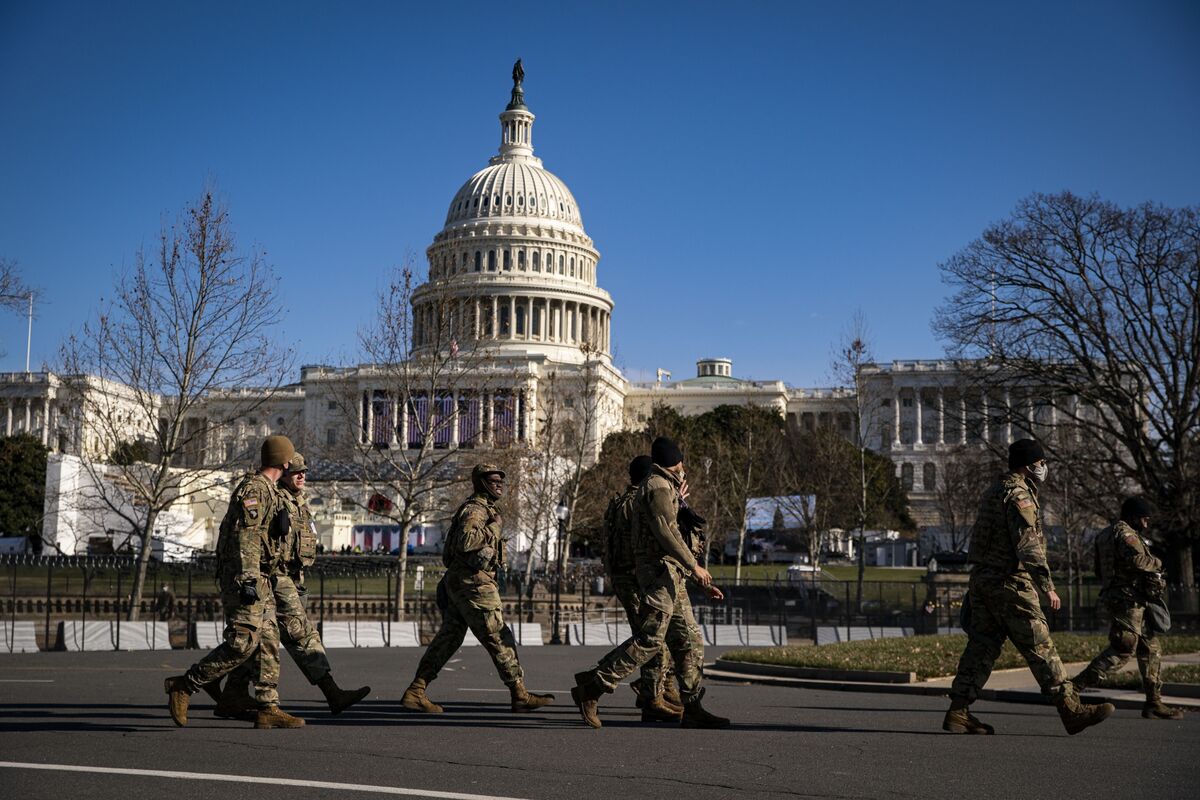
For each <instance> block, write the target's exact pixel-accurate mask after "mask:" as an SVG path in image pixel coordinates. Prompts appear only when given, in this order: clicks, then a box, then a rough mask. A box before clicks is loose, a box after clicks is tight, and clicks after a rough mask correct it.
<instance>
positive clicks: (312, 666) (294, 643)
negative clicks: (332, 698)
mask: <svg viewBox="0 0 1200 800" xmlns="http://www.w3.org/2000/svg"><path fill="white" fill-rule="evenodd" d="M271 584H272V586H273V588H274V590H275V591H274V594H275V621H276V623H277V624H278V626H279V643H280V644H282V645H283V648H284V649H285V650H287V652H288V655H290V656H291V657H292V660H293V661H295V662H296V666H297V667H299V668H300V671H301V672H303V673H304V677H306V678H308V682H309V683H311V684H313V685H316V683H317V682H318V681H320V680H321V679H322V678H324V677H325V676H326V675H328V674H329V672H330V669H331V668H330V666H329V658H328V657H327V656H326V654H325V645H324V644H322V643H321V635H320V634H319V633H317V628H316V626H315V625H313V624H312V621H311V620H310V619H309V618H308V611H307V610H306V609H305V607H304V595H302V594H301V593H300V584H299V582H298V581H296V580H295V579H293V578H292V577H290V576H288V575H277V576H275V577H273V578H272V579H271ZM257 666H258V664H257V662H256V661H254V660H253V659H250V660H247V661H245V662H243V663H242V665H241V666H240V667H238V668H237V669H235V670H234V671H233V673H232V674H231V675H230V676H229V682H228V683H226V684H225V691H226V692H234V693H236V694H238V695H244V694H246V692H247V690H248V689H249V686H250V684H251V683H253V682H254V681H255V680H256V676H255V674H254V673H255V669H256V668H257Z"/></svg>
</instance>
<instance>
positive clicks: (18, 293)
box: [0, 258, 37, 353]
mask: <svg viewBox="0 0 1200 800" xmlns="http://www.w3.org/2000/svg"><path fill="white" fill-rule="evenodd" d="M36 294H37V293H36V292H35V291H34V290H33V289H31V288H30V287H29V286H28V285H27V284H26V283H25V281H23V280H22V279H21V271H20V268H19V267H18V266H17V262H16V261H13V260H12V259H8V258H0V308H4V309H7V310H9V311H24V310H26V307H28V309H29V314H30V316H31V317H32V314H33V299H34V296H35V295H36ZM0 353H3V351H0Z"/></svg>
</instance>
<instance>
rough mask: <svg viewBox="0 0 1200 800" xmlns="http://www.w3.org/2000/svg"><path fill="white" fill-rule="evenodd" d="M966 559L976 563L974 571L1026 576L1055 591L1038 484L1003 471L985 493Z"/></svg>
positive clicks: (995, 574)
mask: <svg viewBox="0 0 1200 800" xmlns="http://www.w3.org/2000/svg"><path fill="white" fill-rule="evenodd" d="M967 562H968V563H970V564H972V565H974V567H973V574H978V575H987V576H999V577H1008V576H1015V577H1023V578H1027V579H1029V580H1032V581H1033V583H1034V585H1036V586H1037V587H1038V589H1040V590H1041V591H1042V592H1045V593H1048V592H1052V591H1054V581H1053V580H1052V579H1051V578H1050V566H1049V565H1048V564H1047V563H1046V536H1045V534H1044V533H1043V531H1042V513H1041V507H1040V506H1039V505H1038V497H1037V487H1035V486H1033V485H1031V484H1030V483H1029V482H1028V481H1026V480H1025V478H1024V476H1022V475H1020V474H1018V473H1015V472H1010V473H1006V474H1004V475H1001V476H1000V477H999V478H998V479H997V480H996V482H995V483H993V484H992V485H991V487H990V488H989V489H988V490H987V492H985V493H984V495H983V501H982V502H981V503H980V506H979V514H978V516H977V517H976V518H975V527H974V528H973V529H972V531H971V547H970V549H969V550H968V552H967Z"/></svg>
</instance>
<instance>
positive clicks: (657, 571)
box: [571, 437, 729, 728]
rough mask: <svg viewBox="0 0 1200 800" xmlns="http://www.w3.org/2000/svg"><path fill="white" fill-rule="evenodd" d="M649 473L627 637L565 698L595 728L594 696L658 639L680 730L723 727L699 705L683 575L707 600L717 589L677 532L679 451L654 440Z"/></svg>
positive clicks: (700, 646) (697, 663)
mask: <svg viewBox="0 0 1200 800" xmlns="http://www.w3.org/2000/svg"><path fill="white" fill-rule="evenodd" d="M650 457H651V459H652V460H653V462H654V463H653V465H652V467H651V471H650V475H649V477H647V478H646V480H645V481H644V482H643V483H642V485H641V487H640V488H639V489H638V492H637V499H636V503H635V509H636V513H635V515H634V533H633V543H634V559H635V563H636V568H635V574H636V576H637V581H638V587H639V589H640V591H641V601H642V606H641V609H640V612H641V613H640V619H639V625H638V627H637V629H635V630H634V631H633V636H632V637H630V638H629V639H628V640H626V641H625V642H623V643H622V644H620V645H618V646H617V647H616V648H615V649H613V650H612V651H610V652H609V653H608V654H607V655H605V656H604V657H603V658H602V659H600V663H599V664H598V665H597V666H596V667H594V668H593V669H590V670H587V671H585V672H580V673H577V674H576V675H575V683H576V686H575V688H573V689H572V690H571V697H572V699H573V700H574V701H575V705H576V706H578V707H579V714H580V716H582V717H583V721H584V722H586V723H587V724H588V725H590V726H591V727H593V728H599V727H600V726H601V722H600V715H599V713H598V706H599V699H600V697H602V696H603V695H604V694H606V693H611V692H612V691H613V689H615V688H616V686H617V684H618V683H620V681H621V680H622V679H623V678H625V677H627V676H628V675H630V674H631V673H632V672H633V671H634V670H635V669H637V668H638V667H640V666H641V665H642V664H645V663H646V662H648V661H650V660H651V659H653V658H655V657H656V656H660V654H661V653H662V649H663V644H664V643H665V644H666V646H667V648H668V649H669V650H670V652H671V655H672V656H673V657H674V661H675V670H676V681H677V682H678V684H679V696H680V698H681V699H682V700H683V716H682V720H681V722H682V725H683V727H685V728H724V727H728V725H729V720H728V719H725V718H724V717H718V716H716V715H714V714H710V713H709V712H707V711H705V710H704V707H703V706H702V705H701V703H700V701H701V698H703V696H704V690H703V689H702V688H700V681H701V667H702V666H703V664H704V639H703V637H702V636H701V635H700V629H699V627H697V625H696V620H695V619H694V618H693V617H692V605H691V601H690V600H689V599H688V593H687V584H686V581H687V579H688V578H689V577H691V578H692V579H693V580H695V581H696V582H697V583H699V584H700V586H702V587H703V588H704V589H705V590H706V591H707V592H708V594H709V596H710V597H712V598H713V599H716V600H720V599H722V598H723V597H724V594H722V593H721V590H720V589H718V588H717V587H715V586H713V584H712V575H710V574H709V572H708V570H706V569H705V568H704V567H702V566H700V565H699V564H697V563H696V558H695V556H694V555H693V553H692V551H691V550H690V549H689V548H688V546H687V544H686V543H685V542H684V540H683V536H682V535H681V534H680V531H679V525H678V522H677V519H678V515H679V508H680V495H681V493H682V492H684V491H686V483H685V481H684V469H683V453H682V452H681V451H680V450H679V447H678V446H676V444H675V443H674V442H672V441H671V440H670V439H666V438H663V437H659V438H658V439H655V440H654V443H653V445H651V448H650Z"/></svg>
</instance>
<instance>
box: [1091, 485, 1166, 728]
mask: <svg viewBox="0 0 1200 800" xmlns="http://www.w3.org/2000/svg"><path fill="white" fill-rule="evenodd" d="M1152 513H1153V509H1152V508H1151V506H1150V503H1149V502H1147V501H1146V500H1145V499H1143V498H1141V497H1130V498H1128V499H1127V500H1126V501H1125V502H1124V503H1122V504H1121V519H1120V520H1119V521H1118V522H1117V523H1116V524H1115V525H1111V526H1109V527H1107V528H1105V529H1104V530H1103V531H1101V532H1100V534H1099V535H1098V536H1097V537H1096V557H1097V562H1098V563H1097V572H1098V573H1099V574H1100V578H1101V580H1103V581H1104V587H1103V588H1102V589H1101V590H1100V599H1101V600H1103V601H1104V605H1105V606H1106V607H1107V608H1108V615H1109V617H1110V618H1111V627H1110V628H1109V631H1108V642H1109V644H1108V647H1107V648H1105V650H1104V651H1103V652H1102V653H1100V655H1098V656H1096V658H1094V659H1093V660H1092V663H1091V664H1088V666H1087V668H1086V669H1084V671H1083V672H1081V673H1079V675H1077V676H1076V677H1075V678H1074V679H1073V682H1074V683H1075V685H1076V686H1078V687H1079V688H1081V689H1084V688H1087V687H1090V686H1097V685H1099V684H1100V682H1101V681H1102V680H1103V679H1104V676H1105V675H1111V674H1113V673H1115V672H1118V671H1119V670H1120V669H1121V667H1123V666H1125V663H1126V662H1128V661H1129V658H1130V656H1132V655H1134V654H1135V653H1136V654H1137V663H1138V670H1139V671H1140V672H1141V674H1142V688H1143V690H1145V692H1146V704H1145V705H1144V706H1142V716H1143V717H1145V718H1146V719H1183V711H1181V710H1180V709H1178V708H1171V707H1170V706H1167V705H1165V704H1163V701H1162V678H1161V677H1160V675H1159V672H1160V670H1161V666H1162V645H1161V644H1160V643H1159V641H1158V636H1157V635H1156V632H1155V630H1154V629H1153V628H1152V627H1150V626H1149V625H1147V624H1146V602H1147V601H1161V600H1162V597H1163V592H1164V591H1165V589H1166V583H1165V582H1164V581H1163V578H1162V562H1161V561H1159V560H1158V559H1157V558H1156V557H1155V556H1153V555H1151V553H1150V550H1149V548H1148V547H1147V546H1146V542H1145V540H1143V539H1142V536H1141V534H1142V533H1143V532H1144V531H1146V530H1148V529H1149V527H1150V516H1151V514H1152Z"/></svg>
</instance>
